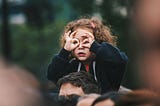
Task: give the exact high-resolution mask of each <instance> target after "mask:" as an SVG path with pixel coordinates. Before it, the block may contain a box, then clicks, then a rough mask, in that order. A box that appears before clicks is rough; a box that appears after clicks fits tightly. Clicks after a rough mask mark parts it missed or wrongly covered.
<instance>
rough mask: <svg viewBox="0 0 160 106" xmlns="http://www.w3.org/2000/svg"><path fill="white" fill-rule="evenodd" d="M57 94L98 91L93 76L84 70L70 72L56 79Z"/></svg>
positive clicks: (82, 93)
mask: <svg viewBox="0 0 160 106" xmlns="http://www.w3.org/2000/svg"><path fill="white" fill-rule="evenodd" d="M58 86H59V88H60V90H59V95H65V96H67V95H71V94H77V95H84V94H89V93H100V89H99V87H98V85H97V83H96V81H95V80H94V78H93V76H92V75H90V74H89V73H86V72H84V71H80V72H73V73H70V74H68V75H66V76H64V77H62V78H60V79H59V80H58Z"/></svg>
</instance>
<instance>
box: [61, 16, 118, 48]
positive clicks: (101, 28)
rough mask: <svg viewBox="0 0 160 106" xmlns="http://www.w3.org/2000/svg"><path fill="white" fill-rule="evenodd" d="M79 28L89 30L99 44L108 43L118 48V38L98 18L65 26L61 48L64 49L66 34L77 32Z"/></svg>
mask: <svg viewBox="0 0 160 106" xmlns="http://www.w3.org/2000/svg"><path fill="white" fill-rule="evenodd" d="M77 28H87V29H89V30H91V32H92V33H93V35H94V37H95V40H96V41H97V42H99V43H102V42H108V43H110V44H111V45H113V46H116V41H117V36H113V35H112V33H111V30H110V28H109V27H108V26H106V25H104V24H103V23H102V21H101V20H100V19H99V18H97V17H91V18H89V17H88V18H87V17H85V18H80V19H77V20H74V21H71V22H69V23H68V24H67V25H66V26H65V30H64V32H63V34H62V36H61V47H64V44H65V38H64V34H65V33H66V32H68V31H71V32H73V31H75V30H76V29H77Z"/></svg>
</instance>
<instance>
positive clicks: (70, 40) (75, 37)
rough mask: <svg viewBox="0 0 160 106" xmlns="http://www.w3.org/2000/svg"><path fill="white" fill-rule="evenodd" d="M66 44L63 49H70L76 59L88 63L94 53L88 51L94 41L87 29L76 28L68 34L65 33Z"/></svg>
mask: <svg viewBox="0 0 160 106" xmlns="http://www.w3.org/2000/svg"><path fill="white" fill-rule="evenodd" d="M65 39H66V44H65V46H64V49H66V50H68V51H72V54H73V56H74V57H76V58H77V59H78V60H80V61H82V62H84V63H89V62H90V61H91V59H93V56H94V54H93V53H92V52H90V47H91V44H92V43H93V42H94V35H93V34H92V32H91V31H90V30H89V29H86V28H77V29H76V30H75V31H74V32H72V33H71V34H70V31H69V32H67V33H66V34H65Z"/></svg>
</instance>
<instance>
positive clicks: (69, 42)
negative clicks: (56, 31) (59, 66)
mask: <svg viewBox="0 0 160 106" xmlns="http://www.w3.org/2000/svg"><path fill="white" fill-rule="evenodd" d="M70 33H71V31H68V32H67V33H65V35H64V36H65V40H66V43H65V45H64V49H65V50H67V51H72V50H73V49H75V48H76V47H77V46H78V45H79V40H78V39H76V38H73V37H74V36H75V34H76V31H74V32H72V33H71V34H70Z"/></svg>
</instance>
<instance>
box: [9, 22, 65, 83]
mask: <svg viewBox="0 0 160 106" xmlns="http://www.w3.org/2000/svg"><path fill="white" fill-rule="evenodd" d="M62 27H63V23H53V24H49V25H47V26H45V27H44V29H41V30H37V29H31V28H29V27H27V26H26V25H12V27H11V32H12V48H13V53H12V55H13V61H14V62H16V63H17V64H19V65H21V66H23V67H25V68H27V69H28V70H30V71H31V72H32V73H34V74H35V75H36V76H37V77H38V78H39V79H40V80H45V73H46V68H47V65H48V63H49V61H51V60H50V59H51V57H52V56H53V54H55V53H57V52H58V50H59V36H60V33H61V31H62Z"/></svg>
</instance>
